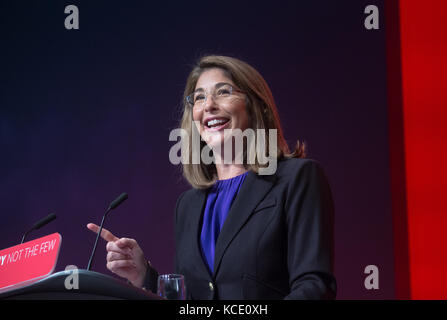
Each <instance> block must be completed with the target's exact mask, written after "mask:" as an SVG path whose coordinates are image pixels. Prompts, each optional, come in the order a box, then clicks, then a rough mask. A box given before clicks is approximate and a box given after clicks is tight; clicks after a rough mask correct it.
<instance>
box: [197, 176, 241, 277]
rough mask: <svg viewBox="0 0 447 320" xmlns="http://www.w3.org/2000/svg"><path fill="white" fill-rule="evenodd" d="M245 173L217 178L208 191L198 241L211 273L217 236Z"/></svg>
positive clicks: (212, 271)
mask: <svg viewBox="0 0 447 320" xmlns="http://www.w3.org/2000/svg"><path fill="white" fill-rule="evenodd" d="M247 174H248V171H247V172H245V173H243V174H241V175H238V176H236V177H234V178H231V179H227V180H218V181H217V182H216V183H215V184H214V185H213V186H212V187H211V188H210V190H209V191H208V195H207V199H206V204H205V213H204V215H203V224H202V233H201V235H200V243H201V249H202V255H203V257H204V259H205V262H206V263H207V265H208V268H209V270H210V272H211V274H213V273H214V252H215V247H216V242H217V237H218V236H219V233H220V230H221V229H222V226H223V224H224V222H225V218H226V217H227V215H228V212H229V211H230V208H231V205H232V203H233V200H234V198H235V197H236V195H237V193H238V191H239V189H240V187H241V186H242V183H243V182H244V180H245V177H246V176H247Z"/></svg>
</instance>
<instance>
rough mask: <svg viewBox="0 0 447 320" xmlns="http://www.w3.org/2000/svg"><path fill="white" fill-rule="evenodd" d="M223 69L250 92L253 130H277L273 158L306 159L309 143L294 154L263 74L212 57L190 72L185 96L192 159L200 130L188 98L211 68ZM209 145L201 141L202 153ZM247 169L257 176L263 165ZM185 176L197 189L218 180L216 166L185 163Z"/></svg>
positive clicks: (241, 63)
mask: <svg viewBox="0 0 447 320" xmlns="http://www.w3.org/2000/svg"><path fill="white" fill-rule="evenodd" d="M212 68H219V69H221V70H223V71H224V72H225V74H226V76H227V77H228V78H229V79H231V80H232V81H233V82H234V84H235V85H236V86H237V87H238V88H239V89H240V90H242V91H244V92H245V93H246V96H247V99H246V102H247V103H246V108H247V114H248V118H249V126H248V127H249V128H252V129H254V130H256V129H266V130H269V129H276V130H277V154H276V155H269V157H275V158H276V159H277V160H279V159H281V158H304V157H305V156H306V151H305V148H306V146H305V144H304V143H301V142H300V141H299V140H298V141H297V143H296V147H295V150H294V151H293V152H290V149H289V147H288V145H287V142H286V141H285V139H284V136H283V132H282V129H281V123H280V120H279V116H278V111H277V108H276V104H275V101H274V99H273V95H272V92H271V90H270V88H269V86H268V85H267V83H266V82H265V80H264V78H263V77H262V76H261V74H260V73H259V72H258V71H257V70H255V69H254V68H253V67H252V66H250V65H249V64H247V63H246V62H244V61H241V60H239V59H236V58H232V57H226V56H217V55H209V56H204V57H202V58H200V59H199V60H198V61H197V63H196V65H195V66H194V67H193V69H192V71H191V72H190V74H189V76H188V79H187V81H186V86H185V90H184V94H183V104H184V105H183V116H182V119H181V123H180V127H181V128H182V129H184V130H186V132H187V134H188V135H187V137H189V138H190V143H189V148H188V149H189V150H188V152H189V155H188V156H189V159H191V158H192V150H193V148H192V143H191V137H192V130H196V134H198V131H197V128H196V126H195V125H194V123H193V116H192V108H191V107H190V106H189V105H188V102H187V101H186V97H187V96H188V95H189V94H191V93H192V92H193V91H194V90H195V87H196V84H197V81H198V79H199V77H200V75H201V74H202V73H203V72H204V71H205V70H208V69H212ZM205 146H206V143H205V142H204V141H202V139H200V151H202V149H203V148H204V147H205ZM265 147H266V148H265V153H267V151H268V150H269V145H268V139H267V141H266V144H265ZM244 166H245V168H246V169H248V170H252V171H254V172H256V173H258V172H259V168H260V167H263V165H261V164H259V163H258V161H256V162H255V163H254V164H244ZM183 176H184V177H185V179H186V180H187V181H188V182H189V183H190V184H191V185H192V187H194V188H208V187H210V186H211V185H213V184H214V183H215V182H216V180H217V171H216V167H215V165H214V164H208V165H207V164H204V163H203V162H202V161H201V162H200V163H199V164H192V163H183Z"/></svg>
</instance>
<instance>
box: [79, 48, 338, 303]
mask: <svg viewBox="0 0 447 320" xmlns="http://www.w3.org/2000/svg"><path fill="white" fill-rule="evenodd" d="M181 128H182V130H183V131H185V132H186V135H187V137H188V139H193V137H194V135H195V136H200V137H201V141H200V146H199V148H194V144H193V143H189V144H188V146H189V147H188V150H187V152H188V154H189V155H190V156H195V155H196V156H197V153H198V154H199V157H200V155H201V154H202V152H203V150H205V149H206V148H207V149H208V150H210V151H211V157H212V158H213V159H214V160H215V161H213V162H210V163H205V162H198V163H194V162H192V163H189V162H188V161H186V162H183V163H182V165H183V174H184V177H185V178H186V180H187V181H188V182H189V183H190V184H191V186H192V189H190V190H188V191H186V192H184V193H183V194H181V195H180V197H179V198H178V200H177V204H176V209H175V237H176V254H175V272H176V273H177V274H182V275H184V278H185V283H186V288H187V293H188V298H189V299H231V300H233V299H333V298H335V296H336V290H337V289H336V281H335V277H334V275H333V272H332V269H333V214H334V208H333V200H332V194H331V190H330V187H329V184H328V182H327V178H326V175H325V173H324V171H323V169H322V168H321V166H320V164H319V163H318V162H316V161H314V160H310V159H304V146H303V145H301V144H300V143H299V142H298V143H297V147H296V149H295V150H294V152H293V153H290V151H289V148H288V146H287V144H286V142H285V139H284V137H283V134H282V130H281V126H280V122H279V117H278V113H277V110H276V106H275V103H274V100H273V96H272V93H271V91H270V89H269V87H268V85H267V84H266V82H265V81H264V79H263V78H262V76H261V75H260V74H259V73H258V72H257V71H256V70H255V69H253V68H252V67H251V66H249V65H248V64H246V63H245V62H243V61H240V60H238V59H235V58H231V57H223V56H207V57H204V58H202V59H200V60H199V62H198V64H197V66H196V67H195V68H194V69H193V70H192V71H191V73H190V75H189V77H188V79H187V82H186V88H185V91H184V111H183V116H182V119H181ZM250 130H251V131H252V132H254V131H255V130H256V134H257V136H259V135H261V134H260V133H262V132H263V131H273V132H275V134H273V135H270V134H269V139H267V140H265V141H264V142H265V143H263V144H262V143H261V144H259V143H256V148H257V149H260V152H261V153H263V154H267V156H268V157H269V158H270V159H274V160H275V161H277V162H278V163H277V168H276V167H275V169H276V170H275V172H272V173H271V174H269V175H265V174H264V175H263V174H261V173H260V171H261V169H263V166H264V164H263V163H262V162H261V161H258V160H259V159H257V161H255V162H249V161H245V160H247V154H248V155H249V154H250V150H248V149H249V148H252V147H253V145H252V144H247V148H246V149H245V150H243V153H244V157H243V160H244V161H242V162H241V163H240V162H237V161H235V158H233V157H230V159H229V160H230V161H228V162H225V161H217V160H219V159H222V158H225V156H227V155H228V152H229V150H230V151H233V150H232V149H231V147H232V146H233V142H234V139H233V138H234V136H233V135H231V134H230V135H228V134H227V132H228V131H229V132H230V133H232V132H233V131H239V132H246V131H250ZM270 137H274V139H270ZM258 138H259V137H257V139H258ZM272 145H275V148H271V146H272ZM229 146H230V147H229ZM257 151H259V150H257ZM232 154H233V153H232ZM88 228H89V229H91V230H93V231H95V232H98V230H99V228H98V227H97V226H96V225H93V224H89V225H88ZM101 235H102V236H103V238H104V239H106V240H107V241H109V243H108V244H107V250H108V254H107V262H108V263H107V267H108V268H109V270H111V271H112V272H114V273H116V274H118V275H120V276H122V277H125V278H127V279H128V280H129V281H130V282H131V283H133V284H134V285H135V286H139V287H145V288H147V289H149V290H152V291H154V292H156V291H157V287H156V285H157V276H158V272H157V271H156V270H155V268H154V267H153V266H152V265H151V264H150V263H149V262H147V260H146V259H145V257H144V254H143V251H142V250H141V248H140V247H139V245H138V243H137V242H136V241H135V240H133V239H128V238H118V237H115V236H114V235H113V234H112V233H110V232H109V231H108V230H105V229H104V230H103V232H102V234H101Z"/></svg>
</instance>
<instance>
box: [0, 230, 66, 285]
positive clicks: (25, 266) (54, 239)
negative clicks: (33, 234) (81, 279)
mask: <svg viewBox="0 0 447 320" xmlns="http://www.w3.org/2000/svg"><path fill="white" fill-rule="evenodd" d="M61 242H62V237H61V235H60V234H59V233H53V234H50V235H48V236H45V237H42V238H39V239H35V240H31V241H28V242H25V243H23V244H20V245H17V246H14V247H10V248H7V249H3V250H1V251H0V292H4V291H8V290H11V289H14V288H17V287H20V286H24V285H28V284H30V283H32V282H34V281H37V280H39V279H42V278H44V277H46V276H48V275H50V274H51V273H53V271H54V268H55V267H56V263H57V258H58V256H59V249H60V246H61Z"/></svg>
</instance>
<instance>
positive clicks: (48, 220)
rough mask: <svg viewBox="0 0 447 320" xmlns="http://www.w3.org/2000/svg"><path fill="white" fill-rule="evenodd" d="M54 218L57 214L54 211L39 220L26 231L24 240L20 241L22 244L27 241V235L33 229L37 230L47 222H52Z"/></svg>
mask: <svg viewBox="0 0 447 320" xmlns="http://www.w3.org/2000/svg"><path fill="white" fill-rule="evenodd" d="M54 219H56V215H55V214H54V213H50V214H49V215H48V216H46V217H45V218H43V219H40V220H39V221H37V222H36V223H35V224H34V226H32V228H31V229H29V230H28V231H27V232H25V234H24V235H23V237H22V242H20V243H21V244H22V243H23V242H24V241H25V238H26V236H27V235H28V234H29V233H30V232H31V231H33V230H37V229H40V228H42V227H43V226H44V225H46V224H47V223H50V222H51V221H53V220H54Z"/></svg>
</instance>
